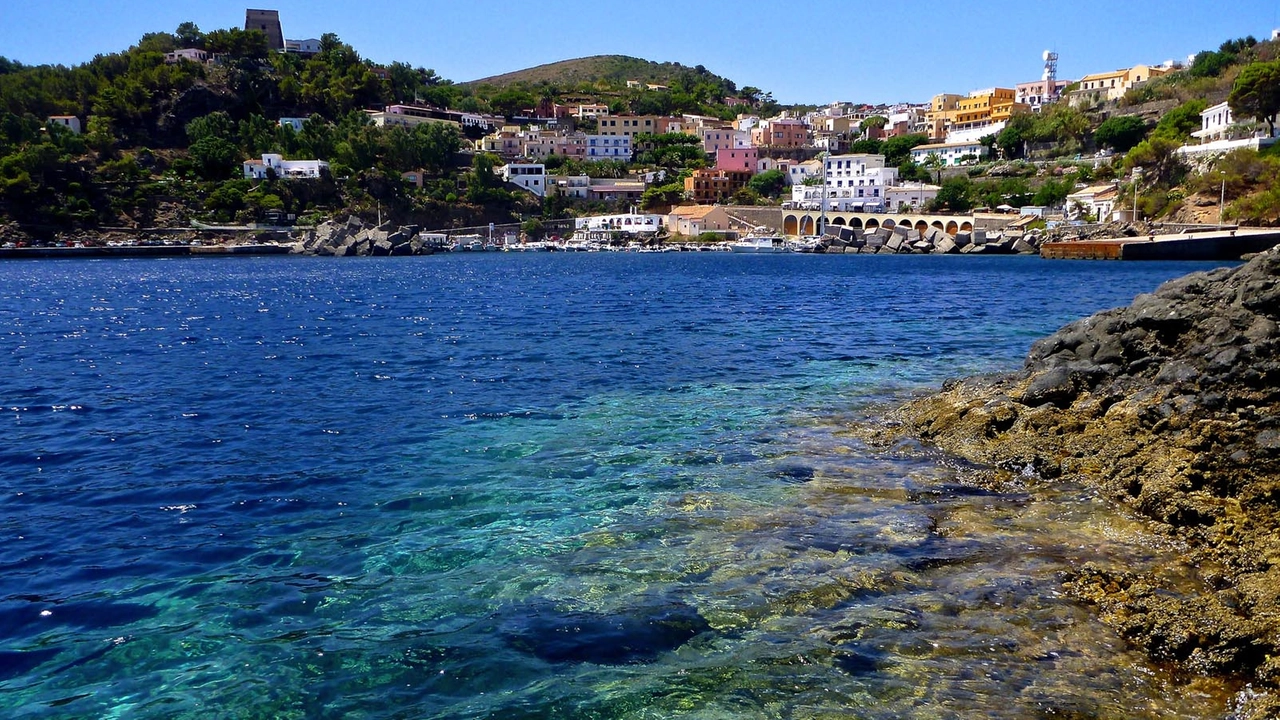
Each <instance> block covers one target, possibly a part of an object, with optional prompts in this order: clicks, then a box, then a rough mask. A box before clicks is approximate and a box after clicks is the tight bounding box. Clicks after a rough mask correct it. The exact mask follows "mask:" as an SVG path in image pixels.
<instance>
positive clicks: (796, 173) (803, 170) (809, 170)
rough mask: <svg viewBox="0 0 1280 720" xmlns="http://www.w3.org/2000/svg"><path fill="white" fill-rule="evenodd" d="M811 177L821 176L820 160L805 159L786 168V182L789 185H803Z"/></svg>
mask: <svg viewBox="0 0 1280 720" xmlns="http://www.w3.org/2000/svg"><path fill="white" fill-rule="evenodd" d="M811 177H819V178H820V177H822V161H821V160H806V161H804V162H802V163H795V164H794V165H792V166H791V167H790V168H789V169H788V170H787V182H789V183H790V184H791V185H803V184H804V181H805V180H808V179H809V178H811Z"/></svg>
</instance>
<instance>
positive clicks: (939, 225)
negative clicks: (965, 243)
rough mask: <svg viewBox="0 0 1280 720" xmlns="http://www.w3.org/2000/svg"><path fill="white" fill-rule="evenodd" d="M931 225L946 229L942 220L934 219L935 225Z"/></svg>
mask: <svg viewBox="0 0 1280 720" xmlns="http://www.w3.org/2000/svg"><path fill="white" fill-rule="evenodd" d="M931 227H936V228H938V229H939V230H946V226H944V225H943V224H942V221H941V220H934V221H933V225H932V226H931Z"/></svg>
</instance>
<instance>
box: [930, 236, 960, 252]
mask: <svg viewBox="0 0 1280 720" xmlns="http://www.w3.org/2000/svg"><path fill="white" fill-rule="evenodd" d="M933 251H934V252H935V253H938V254H939V255H949V254H951V253H955V252H959V251H960V249H959V248H958V247H956V243H955V241H954V240H952V239H951V236H950V235H948V234H946V233H941V234H940V236H939V237H938V238H936V239H935V240H934V241H933Z"/></svg>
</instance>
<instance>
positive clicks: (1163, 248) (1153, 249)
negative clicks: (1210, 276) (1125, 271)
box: [1040, 227, 1280, 260]
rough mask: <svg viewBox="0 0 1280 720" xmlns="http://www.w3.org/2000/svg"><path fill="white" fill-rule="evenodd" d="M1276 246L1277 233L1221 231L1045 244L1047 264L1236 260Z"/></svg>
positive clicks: (1043, 254) (1279, 232)
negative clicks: (1072, 261) (1090, 261)
mask: <svg viewBox="0 0 1280 720" xmlns="http://www.w3.org/2000/svg"><path fill="white" fill-rule="evenodd" d="M1277 244H1280V230H1276V229H1257V230H1253V229H1240V228H1234V227H1233V228H1223V229H1221V230H1207V231H1202V232H1185V233H1179V234H1176V235H1145V236H1138V237H1125V238H1109V239H1106V240H1070V241H1067V242H1055V243H1045V244H1044V245H1043V246H1041V248H1040V257H1042V258H1045V259H1049V260H1239V259H1240V258H1241V256H1243V255H1247V254H1249V253H1256V252H1262V251H1263V250H1267V249H1270V248H1272V247H1274V246H1275V245H1277Z"/></svg>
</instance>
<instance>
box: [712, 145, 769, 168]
mask: <svg viewBox="0 0 1280 720" xmlns="http://www.w3.org/2000/svg"><path fill="white" fill-rule="evenodd" d="M759 163H760V150H759V149H758V148H753V147H750V148H727V149H726V148H721V149H720V150H717V151H716V170H742V171H745V172H749V173H752V174H754V173H755V172H756V168H757V166H758V165H759Z"/></svg>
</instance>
